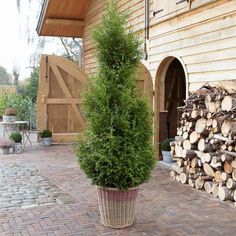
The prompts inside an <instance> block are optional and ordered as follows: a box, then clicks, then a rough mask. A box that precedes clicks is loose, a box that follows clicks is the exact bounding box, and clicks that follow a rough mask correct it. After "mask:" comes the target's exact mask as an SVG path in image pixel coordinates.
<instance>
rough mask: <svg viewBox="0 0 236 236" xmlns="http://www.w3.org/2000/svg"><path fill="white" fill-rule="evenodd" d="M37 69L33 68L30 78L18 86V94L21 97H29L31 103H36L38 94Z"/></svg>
mask: <svg viewBox="0 0 236 236" xmlns="http://www.w3.org/2000/svg"><path fill="white" fill-rule="evenodd" d="M38 81H39V67H35V68H33V71H32V72H31V75H30V77H29V78H28V79H27V80H26V81H25V82H24V83H23V84H21V85H20V86H19V88H18V93H19V94H21V95H22V96H23V97H29V98H30V99H31V100H32V102H33V103H36V100H37V94H38Z"/></svg>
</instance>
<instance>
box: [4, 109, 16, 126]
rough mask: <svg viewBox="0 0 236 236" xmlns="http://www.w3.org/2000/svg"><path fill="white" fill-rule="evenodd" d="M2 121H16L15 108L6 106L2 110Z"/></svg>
mask: <svg viewBox="0 0 236 236" xmlns="http://www.w3.org/2000/svg"><path fill="white" fill-rule="evenodd" d="M2 119H3V122H15V121H16V110H15V109H14V108H12V107H8V108H6V109H5V110H4V115H3V117H2Z"/></svg>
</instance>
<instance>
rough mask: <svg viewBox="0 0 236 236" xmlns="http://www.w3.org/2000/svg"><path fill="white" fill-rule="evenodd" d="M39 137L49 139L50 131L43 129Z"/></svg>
mask: <svg viewBox="0 0 236 236" xmlns="http://www.w3.org/2000/svg"><path fill="white" fill-rule="evenodd" d="M40 136H41V138H51V137H52V131H50V130H47V129H45V130H43V131H42V132H41V133H40Z"/></svg>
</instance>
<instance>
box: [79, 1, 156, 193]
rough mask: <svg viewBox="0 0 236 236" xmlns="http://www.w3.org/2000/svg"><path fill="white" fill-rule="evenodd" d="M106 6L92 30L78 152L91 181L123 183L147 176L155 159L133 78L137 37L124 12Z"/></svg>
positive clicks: (138, 54) (148, 118) (138, 49)
mask: <svg viewBox="0 0 236 236" xmlns="http://www.w3.org/2000/svg"><path fill="white" fill-rule="evenodd" d="M106 9H107V14H106V15H105V16H104V17H103V20H102V23H101V24H100V25H99V26H98V27H97V28H96V29H95V30H94V32H93V39H94V41H95V46H96V52H97V62H98V66H99V70H98V74H97V75H96V76H95V77H93V78H91V81H90V84H89V89H88V91H87V92H86V94H85V97H84V101H85V102H84V110H85V116H86V119H87V130H86V132H85V137H84V139H83V140H82V141H81V140H80V141H79V142H78V145H77V156H78V161H79V164H80V166H81V168H82V169H83V170H84V172H85V173H86V175H87V176H88V177H89V178H91V180H92V183H93V184H96V185H98V186H101V187H111V188H119V189H127V188H131V187H135V186H138V185H140V184H141V183H143V182H145V181H147V180H148V179H149V177H150V173H151V169H152V168H153V166H154V164H155V158H154V154H153V147H152V143H151V138H152V118H151V112H150V108H149V106H148V104H147V101H146V99H145V98H144V97H142V96H140V94H138V92H137V89H136V82H135V78H134V77H135V72H136V70H137V67H138V64H139V62H140V60H141V58H142V50H141V42H140V41H139V40H138V38H137V37H136V36H135V35H134V34H133V33H132V31H131V30H127V20H128V14H127V13H119V12H118V9H117V5H116V3H115V2H114V1H111V2H109V3H107V4H106Z"/></svg>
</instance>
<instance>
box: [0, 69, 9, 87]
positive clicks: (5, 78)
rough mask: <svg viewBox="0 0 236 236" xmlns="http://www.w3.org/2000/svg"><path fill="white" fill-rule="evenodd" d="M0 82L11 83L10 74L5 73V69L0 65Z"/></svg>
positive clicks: (3, 83)
mask: <svg viewBox="0 0 236 236" xmlns="http://www.w3.org/2000/svg"><path fill="white" fill-rule="evenodd" d="M0 84H1V85H8V84H11V75H10V74H8V73H7V70H6V69H5V68H4V67H3V66H0Z"/></svg>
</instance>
